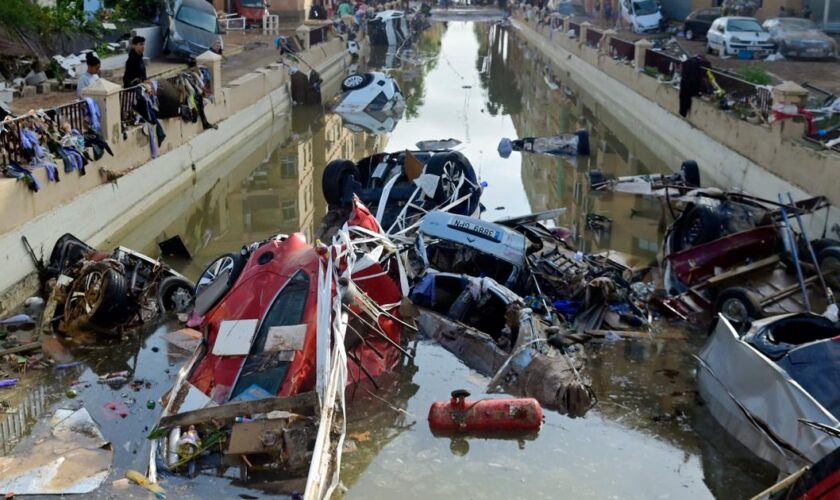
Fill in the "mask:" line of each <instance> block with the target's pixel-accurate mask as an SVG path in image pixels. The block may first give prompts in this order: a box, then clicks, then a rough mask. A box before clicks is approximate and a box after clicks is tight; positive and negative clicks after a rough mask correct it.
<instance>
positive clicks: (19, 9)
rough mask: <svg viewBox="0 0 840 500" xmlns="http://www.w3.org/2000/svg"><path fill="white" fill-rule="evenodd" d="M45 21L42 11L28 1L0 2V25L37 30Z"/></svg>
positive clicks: (9, 0) (5, 0)
mask: <svg viewBox="0 0 840 500" xmlns="http://www.w3.org/2000/svg"><path fill="white" fill-rule="evenodd" d="M45 19H46V13H45V12H44V9H42V8H41V7H39V6H38V5H36V4H34V3H32V2H30V1H29V0H0V25H3V26H6V27H8V28H20V29H37V28H40V25H41V23H43V22H44V21H45Z"/></svg>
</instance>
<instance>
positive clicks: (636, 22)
mask: <svg viewBox="0 0 840 500" xmlns="http://www.w3.org/2000/svg"><path fill="white" fill-rule="evenodd" d="M620 5H621V17H622V19H624V22H626V23H627V24H628V25H630V26H631V27H632V29H633V32H634V33H656V32H658V31H660V30H661V29H662V25H663V24H664V23H665V18H663V17H662V13H661V12H660V11H659V5H658V4H657V3H656V2H655V1H654V0H621V2H620Z"/></svg>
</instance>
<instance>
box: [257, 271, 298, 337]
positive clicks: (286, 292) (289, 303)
mask: <svg viewBox="0 0 840 500" xmlns="http://www.w3.org/2000/svg"><path fill="white" fill-rule="evenodd" d="M308 295H309V275H308V274H306V273H305V272H303V271H298V272H297V273H296V274H295V275H294V276H292V278H291V279H290V280H289V281H288V282H287V283H286V285H285V286H284V287H283V290H282V291H281V292H280V293H279V294H278V295H277V297H276V298H275V299H274V303H273V304H271V307H269V309H268V312H267V313H266V315H265V317H264V318H263V321H262V323H261V324H260V330H259V331H258V332H257V336H256V338H255V340H254V347H253V352H262V351H263V350H264V349H265V341H266V339H267V336H268V330H269V329H270V328H271V327H273V326H290V325H299V324H301V323H302V322H303V312H304V310H305V309H306V298H307V296H308Z"/></svg>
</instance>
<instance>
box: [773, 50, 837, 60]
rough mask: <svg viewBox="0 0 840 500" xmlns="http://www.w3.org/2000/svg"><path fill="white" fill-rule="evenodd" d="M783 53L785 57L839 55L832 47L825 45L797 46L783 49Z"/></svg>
mask: <svg viewBox="0 0 840 500" xmlns="http://www.w3.org/2000/svg"><path fill="white" fill-rule="evenodd" d="M782 55H783V56H785V57H801V58H803V59H805V58H814V59H823V58H829V57H837V53H836V52H835V51H834V49H832V48H823V47H801V48H800V47H796V48H787V49H784V50H782Z"/></svg>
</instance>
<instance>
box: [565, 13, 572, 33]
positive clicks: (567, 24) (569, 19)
mask: <svg viewBox="0 0 840 500" xmlns="http://www.w3.org/2000/svg"><path fill="white" fill-rule="evenodd" d="M571 22H572V18H571V17H569V16H566V17H564V18H563V33H568V32H569V23H571Z"/></svg>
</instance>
